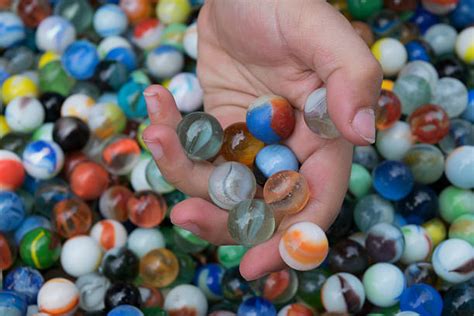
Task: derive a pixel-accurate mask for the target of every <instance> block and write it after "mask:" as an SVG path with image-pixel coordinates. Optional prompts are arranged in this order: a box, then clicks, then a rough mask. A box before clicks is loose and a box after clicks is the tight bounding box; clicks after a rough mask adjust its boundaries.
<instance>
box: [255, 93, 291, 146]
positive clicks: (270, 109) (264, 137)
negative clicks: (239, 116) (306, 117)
mask: <svg viewBox="0 0 474 316" xmlns="http://www.w3.org/2000/svg"><path fill="white" fill-rule="evenodd" d="M246 121H247V128H248V130H249V131H250V133H251V134H252V135H253V136H254V137H255V138H257V139H259V140H261V141H262V142H264V143H266V144H271V143H277V142H279V141H281V140H284V139H286V138H288V137H289V136H290V135H291V133H292V132H293V129H294V127H295V115H294V110H293V108H292V106H291V104H290V103H289V102H288V101H287V100H286V99H284V98H283V97H280V96H275V95H267V96H262V97H260V98H257V99H256V100H255V101H253V102H252V104H250V106H249V108H248V110H247V118H246Z"/></svg>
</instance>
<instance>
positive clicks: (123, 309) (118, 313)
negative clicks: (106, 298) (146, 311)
mask: <svg viewBox="0 0 474 316" xmlns="http://www.w3.org/2000/svg"><path fill="white" fill-rule="evenodd" d="M107 315H108V316H123V315H127V316H143V313H142V311H141V310H140V309H138V308H137V307H135V306H131V305H120V306H117V307H114V308H113V309H112V310H111V311H110V312H108V314H107Z"/></svg>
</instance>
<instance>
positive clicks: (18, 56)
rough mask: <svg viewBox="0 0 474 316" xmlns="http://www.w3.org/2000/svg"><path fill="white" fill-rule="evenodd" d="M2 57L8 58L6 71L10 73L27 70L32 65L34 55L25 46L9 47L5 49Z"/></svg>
mask: <svg viewBox="0 0 474 316" xmlns="http://www.w3.org/2000/svg"><path fill="white" fill-rule="evenodd" d="M3 57H4V58H6V59H7V60H8V64H7V67H6V71H7V72H8V73H9V74H11V75H14V74H20V73H23V72H27V71H28V70H30V69H32V68H33V67H34V58H35V55H34V53H33V51H32V50H31V49H29V48H28V47H25V46H17V47H12V48H9V49H7V50H5V52H4V53H3Z"/></svg>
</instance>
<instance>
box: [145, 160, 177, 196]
mask: <svg viewBox="0 0 474 316" xmlns="http://www.w3.org/2000/svg"><path fill="white" fill-rule="evenodd" d="M145 176H146V180H147V181H148V183H149V184H150V186H151V188H152V189H153V191H156V192H159V193H161V194H166V193H170V192H173V191H174V190H175V187H174V186H173V185H171V184H170V183H169V182H168V181H167V180H166V179H165V177H164V176H163V175H162V174H161V171H160V169H159V168H158V166H157V165H156V163H155V161H153V160H150V161H149V162H148V164H147V166H146V170H145Z"/></svg>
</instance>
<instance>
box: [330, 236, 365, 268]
mask: <svg viewBox="0 0 474 316" xmlns="http://www.w3.org/2000/svg"><path fill="white" fill-rule="evenodd" d="M328 265H329V269H330V270H331V271H332V272H347V273H352V274H355V275H359V274H361V273H363V272H364V271H365V269H367V267H368V266H369V257H368V255H367V251H366V249H365V247H364V246H362V245H360V244H359V243H358V242H356V241H353V240H351V239H343V240H341V241H339V242H337V243H336V244H335V245H333V246H331V248H330V249H329V254H328Z"/></svg>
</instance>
